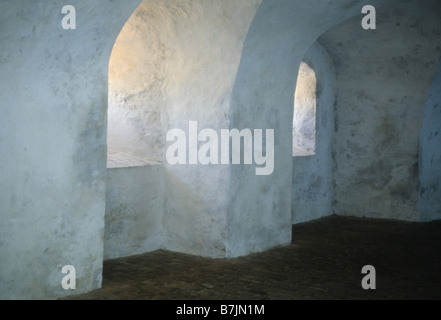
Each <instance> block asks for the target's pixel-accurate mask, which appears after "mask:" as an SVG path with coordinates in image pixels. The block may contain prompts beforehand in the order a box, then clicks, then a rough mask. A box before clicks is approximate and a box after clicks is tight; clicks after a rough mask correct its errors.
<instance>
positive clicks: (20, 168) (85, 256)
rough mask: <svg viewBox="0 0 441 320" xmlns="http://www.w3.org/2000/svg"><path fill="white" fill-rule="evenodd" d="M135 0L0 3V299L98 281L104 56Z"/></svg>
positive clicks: (88, 286) (86, 287)
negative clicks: (66, 282) (65, 23)
mask: <svg viewBox="0 0 441 320" xmlns="http://www.w3.org/2000/svg"><path fill="white" fill-rule="evenodd" d="M138 3H139V1H107V0H97V1H87V2H84V1H72V2H71V3H70V4H73V5H75V6H76V8H77V29H76V30H64V29H63V28H62V27H61V20H62V18H63V15H62V14H61V9H62V7H63V6H64V5H65V4H66V3H65V1H57V0H54V1H44V2H43V1H1V2H0V48H1V49H0V86H1V91H0V219H1V222H0V299H42V298H43V299H51V298H55V297H59V296H64V295H69V294H72V292H71V291H66V290H64V289H63V288H62V286H61V280H62V278H63V276H64V275H63V274H62V273H61V268H62V267H63V266H64V265H73V266H74V267H75V268H76V276H77V279H76V291H75V293H77V294H79V293H82V292H87V291H90V290H92V289H95V288H99V287H100V286H101V279H102V261H103V233H104V210H105V208H104V207H105V174H106V110H107V64H108V61H109V57H110V52H111V49H112V45H113V43H114V41H115V39H116V37H117V35H118V32H119V31H120V29H121V28H122V26H123V25H124V23H125V21H126V20H127V18H128V17H129V16H130V14H131V13H132V12H133V10H134V9H135V7H136V5H137V4H138Z"/></svg>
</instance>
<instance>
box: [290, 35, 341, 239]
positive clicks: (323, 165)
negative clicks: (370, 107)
mask: <svg viewBox="0 0 441 320" xmlns="http://www.w3.org/2000/svg"><path fill="white" fill-rule="evenodd" d="M303 61H305V62H306V63H307V64H308V65H309V66H310V67H311V68H312V69H313V70H314V73H315V78H316V88H314V93H315V95H314V96H315V100H316V101H315V103H316V112H315V114H314V115H315V116H316V118H315V119H314V120H315V121H314V129H316V133H315V136H314V138H315V139H314V140H315V141H314V142H315V154H314V155H309V156H294V158H293V182H292V222H293V224H296V223H301V222H306V221H310V220H314V219H318V218H321V217H325V216H329V215H331V214H332V199H333V198H332V197H333V187H332V153H331V141H332V135H333V133H334V101H335V88H334V86H335V74H334V67H333V64H332V61H331V59H330V58H329V56H328V55H327V53H326V51H325V50H324V48H323V47H322V46H320V45H319V44H318V43H317V42H316V43H314V45H313V46H312V47H311V48H310V49H309V50H308V52H307V53H306V55H305V57H304V58H303ZM294 111H295V105H294ZM293 236H295V235H293Z"/></svg>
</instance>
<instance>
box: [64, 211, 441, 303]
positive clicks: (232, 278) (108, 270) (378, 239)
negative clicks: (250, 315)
mask: <svg viewBox="0 0 441 320" xmlns="http://www.w3.org/2000/svg"><path fill="white" fill-rule="evenodd" d="M368 264H369V265H373V266H374V267H375V268H376V287H377V288H376V290H363V289H362V287H361V280H362V278H363V277H364V276H365V275H364V274H361V269H362V267H363V266H365V265H368ZM103 274H104V276H103V287H102V289H99V290H96V291H94V292H91V293H88V294H83V295H78V296H75V297H71V298H72V299H81V300H86V299H118V300H119V299H130V300H134V299H146V300H158V299H159V300H212V299H216V300H294V299H308V300H313V299H314V300H315V299H363V300H365V299H441V221H436V222H430V223H420V224H418V223H409V222H397V221H389V220H373V219H364V218H350V217H338V216H332V217H328V218H324V219H320V220H317V221H314V222H309V223H304V224H300V225H295V226H293V241H292V245H290V246H285V247H280V248H275V249H272V250H269V251H266V252H264V253H259V254H253V255H250V256H247V257H241V258H236V259H231V260H224V259H221V260H217V259H207V258H202V257H197V256H191V255H186V254H181V253H174V252H168V251H163V250H159V251H155V252H150V253H147V254H143V255H139V256H133V257H127V258H122V259H117V260H112V261H106V262H104V272H103Z"/></svg>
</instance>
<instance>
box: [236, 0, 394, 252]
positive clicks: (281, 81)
mask: <svg viewBox="0 0 441 320" xmlns="http://www.w3.org/2000/svg"><path fill="white" fill-rule="evenodd" d="M394 2H396V1H375V0H373V1H370V4H371V5H375V6H378V7H381V6H382V5H386V4H389V3H394ZM364 5H365V2H363V1H343V0H342V1H321V2H320V4H317V2H315V1H292V0H276V1H274V0H264V1H262V3H261V5H260V7H259V10H258V11H257V13H256V15H255V17H254V19H253V22H252V24H251V26H250V28H249V30H248V34H247V38H246V39H245V43H244V46H243V50H242V57H241V61H240V65H239V69H238V72H237V75H236V79H235V83H234V87H233V90H232V94H231V100H230V109H229V110H230V111H229V115H230V127H232V128H237V127H239V128H256V127H257V128H262V129H275V155H276V157H275V168H274V172H273V174H272V175H270V176H260V177H256V176H255V175H254V170H252V169H251V168H250V167H246V166H231V167H230V175H231V177H234V179H233V178H232V179H230V183H229V184H230V185H229V189H230V190H229V192H230V200H229V201H228V204H229V213H228V219H227V223H228V228H227V230H228V237H227V250H228V251H230V252H231V255H232V256H235V255H241V254H246V253H249V252H253V251H261V250H264V249H266V248H269V247H272V246H275V245H283V244H289V243H290V241H291V229H292V228H291V223H292V213H291V208H292V183H293V180H292V178H293V177H292V174H293V171H292V161H293V160H292V119H293V105H294V101H293V100H294V90H295V85H296V78H297V71H298V69H299V66H300V63H301V61H302V59H303V57H304V56H305V54H306V52H307V51H308V48H309V47H310V46H311V45H312V44H313V43H314V42H315V41H316V39H317V38H318V37H319V36H320V35H321V34H323V33H324V32H325V31H327V30H328V29H330V28H331V27H333V26H334V25H337V24H339V23H340V22H342V21H345V20H347V19H349V18H351V17H352V16H354V15H357V14H359V13H360V12H361V8H362V7H363V6H364ZM359 22H361V18H360V21H359ZM357 28H361V25H359V26H358V27H357Z"/></svg>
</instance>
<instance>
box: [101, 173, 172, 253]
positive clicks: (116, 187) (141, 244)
mask: <svg viewBox="0 0 441 320" xmlns="http://www.w3.org/2000/svg"><path fill="white" fill-rule="evenodd" d="M107 171H108V172H107V180H106V183H107V190H106V215H105V232H104V259H105V260H107V259H115V258H120V257H126V256H131V255H136V254H141V253H145V252H149V251H153V250H157V249H161V248H162V241H163V236H162V235H163V232H162V219H163V213H164V197H165V195H164V183H163V181H164V179H163V173H164V172H163V171H164V167H163V166H160V165H154V166H153V165H152V166H144V167H136V168H132V167H130V168H118V169H108V170H107Z"/></svg>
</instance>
